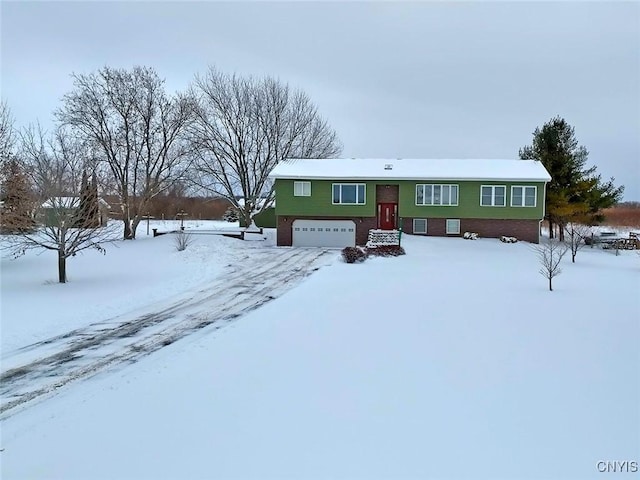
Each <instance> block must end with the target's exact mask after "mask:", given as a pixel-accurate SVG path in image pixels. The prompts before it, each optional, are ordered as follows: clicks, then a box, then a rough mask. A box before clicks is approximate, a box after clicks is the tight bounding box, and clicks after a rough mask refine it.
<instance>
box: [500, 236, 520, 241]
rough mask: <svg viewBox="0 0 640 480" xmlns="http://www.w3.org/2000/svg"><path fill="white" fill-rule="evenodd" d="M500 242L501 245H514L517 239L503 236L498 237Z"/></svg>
mask: <svg viewBox="0 0 640 480" xmlns="http://www.w3.org/2000/svg"><path fill="white" fill-rule="evenodd" d="M500 241H501V242H502V243H516V242H517V241H518V239H517V238H516V237H505V236H504V235H502V236H501V237H500Z"/></svg>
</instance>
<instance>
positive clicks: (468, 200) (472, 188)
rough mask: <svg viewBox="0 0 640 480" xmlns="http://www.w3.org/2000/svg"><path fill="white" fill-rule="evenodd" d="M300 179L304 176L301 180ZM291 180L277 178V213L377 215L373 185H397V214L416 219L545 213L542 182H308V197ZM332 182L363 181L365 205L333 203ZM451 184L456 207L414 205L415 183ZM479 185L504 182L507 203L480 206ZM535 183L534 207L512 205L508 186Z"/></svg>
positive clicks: (540, 215)
mask: <svg viewBox="0 0 640 480" xmlns="http://www.w3.org/2000/svg"><path fill="white" fill-rule="evenodd" d="M301 180H302V181H303V179H301ZM293 182H294V180H288V179H287V180H285V179H278V180H276V186H275V191H276V215H301V216H336V217H338V216H353V217H374V216H375V215H376V198H375V197H376V185H398V186H399V197H398V198H399V202H398V203H399V205H398V216H399V217H418V218H493V219H542V218H543V216H544V193H545V184H544V182H470V181H465V182H461V181H450V180H440V181H434V180H428V181H415V180H396V181H392V180H389V181H384V180H381V181H366V182H364V181H349V180H342V181H331V180H313V181H311V196H310V197H294V196H293ZM333 183H364V184H366V186H367V193H366V198H367V200H366V204H365V205H333V204H332V189H331V186H332V184H333ZM423 183H426V184H454V185H458V205H457V206H431V205H430V206H425V205H416V199H415V196H416V185H417V184H423ZM482 185H505V186H506V206H504V207H483V206H481V205H480V187H481V186H482ZM513 185H520V186H536V187H538V188H537V201H536V206H535V207H511V206H510V203H511V186H513Z"/></svg>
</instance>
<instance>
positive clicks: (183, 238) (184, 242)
mask: <svg viewBox="0 0 640 480" xmlns="http://www.w3.org/2000/svg"><path fill="white" fill-rule="evenodd" d="M193 242H194V238H193V235H191V234H190V233H186V232H185V231H184V230H180V231H179V232H178V233H176V236H175V238H174V241H173V244H174V245H175V247H176V250H177V251H179V252H182V251H184V250H186V249H187V247H188V246H189V245H191V244H193Z"/></svg>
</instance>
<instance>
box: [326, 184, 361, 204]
mask: <svg viewBox="0 0 640 480" xmlns="http://www.w3.org/2000/svg"><path fill="white" fill-rule="evenodd" d="M366 194H367V186H366V185H365V184H364V183H334V184H333V204H334V205H364V204H365V201H366Z"/></svg>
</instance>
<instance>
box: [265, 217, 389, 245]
mask: <svg viewBox="0 0 640 480" xmlns="http://www.w3.org/2000/svg"><path fill="white" fill-rule="evenodd" d="M294 220H353V223H355V224H356V245H365V244H366V243H367V239H368V237H369V230H372V229H375V228H377V219H376V217H315V216H314V217H301V216H292V217H288V216H278V219H277V224H278V227H277V228H278V230H277V245H278V246H279V247H290V246H291V244H292V243H293V230H292V229H291V225H293V221H294Z"/></svg>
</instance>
